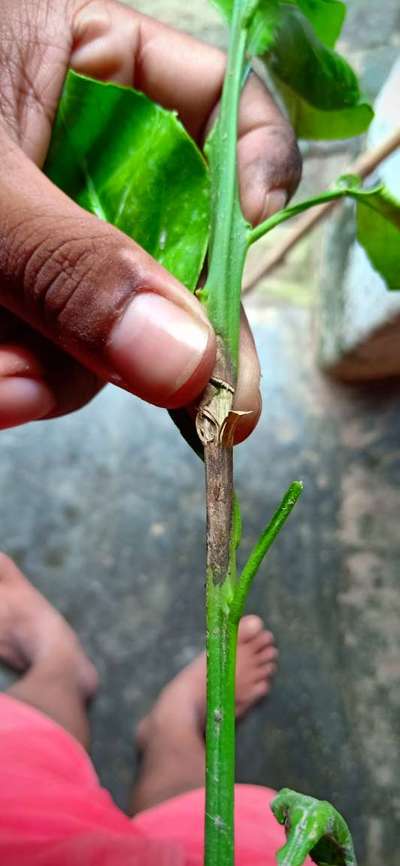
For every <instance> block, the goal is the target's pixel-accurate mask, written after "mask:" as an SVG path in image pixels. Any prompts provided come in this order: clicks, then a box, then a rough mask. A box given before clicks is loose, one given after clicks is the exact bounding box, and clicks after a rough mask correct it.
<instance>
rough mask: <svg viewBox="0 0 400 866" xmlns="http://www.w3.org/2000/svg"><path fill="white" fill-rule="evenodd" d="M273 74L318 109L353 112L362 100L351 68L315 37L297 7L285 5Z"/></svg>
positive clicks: (272, 56) (272, 57) (272, 61)
mask: <svg viewBox="0 0 400 866" xmlns="http://www.w3.org/2000/svg"><path fill="white" fill-rule="evenodd" d="M268 62H269V66H270V68H271V70H272V72H273V74H274V75H275V76H276V77H277V78H279V80H280V81H283V83H284V84H286V85H287V86H289V87H292V88H293V89H294V90H295V91H296V93H298V94H299V95H300V96H302V98H303V99H305V100H306V101H307V102H309V103H310V104H311V105H313V106H314V107H315V108H319V109H321V110H323V111H334V110H337V109H342V108H350V107H352V106H354V105H356V104H357V103H358V101H359V99H360V89H359V85H358V80H357V76H356V75H355V73H354V72H353V70H352V69H351V67H350V66H349V64H348V63H347V62H346V60H344V59H343V58H342V57H340V55H339V54H337V53H336V52H335V51H332V49H331V48H327V47H326V45H324V44H323V43H322V42H321V41H320V40H319V39H318V38H317V36H316V35H315V33H314V31H313V29H312V27H311V24H310V23H309V21H308V20H307V19H306V18H305V17H304V15H302V14H301V13H300V12H299V10H298V9H296V8H295V7H294V6H290V5H288V4H284V5H283V7H282V18H281V23H280V27H279V33H278V37H277V39H276V42H275V44H274V47H273V49H272V51H271V54H270V56H269V59H268Z"/></svg>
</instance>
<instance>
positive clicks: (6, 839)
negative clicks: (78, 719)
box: [0, 695, 284, 866]
mask: <svg viewBox="0 0 400 866" xmlns="http://www.w3.org/2000/svg"><path fill="white" fill-rule="evenodd" d="M273 794H274V792H273V791H270V790H268V789H266V788H259V787H255V786H251V785H238V786H237V788H236V828H237V829H236V850H237V855H236V866H276V859H275V852H276V851H277V850H278V848H280V847H281V846H282V845H283V843H284V833H283V830H282V828H281V827H280V826H279V825H278V824H277V823H276V821H275V819H274V818H273V816H272V814H271V812H270V810H269V803H270V801H271V798H272V796H273ZM203 815H204V791H203V790H198V791H193V792H191V793H189V794H185V795H183V796H180V797H176V798H174V799H172V800H168V801H167V802H165V803H162V804H161V805H159V806H157V807H155V808H153V809H148V810H147V811H145V812H142V813H141V814H140V815H137V816H136V817H135V818H134V819H133V820H131V819H129V818H127V817H126V815H124V814H123V812H121V811H120V810H119V809H118V808H117V807H116V806H115V805H114V803H113V802H112V800H111V797H110V795H109V794H108V793H107V792H106V791H105V790H104V789H103V788H101V787H100V784H99V781H98V779H97V776H96V773H95V771H94V769H93V766H92V764H91V763H90V760H89V758H88V756H87V754H86V752H85V751H84V750H83V748H82V747H81V746H80V745H79V743H78V742H77V741H76V740H74V739H73V737H71V736H70V735H69V734H68V733H67V732H66V731H64V730H63V728H61V727H59V725H57V724H55V722H53V721H51V719H49V718H47V717H46V716H44V715H43V714H42V713H40V712H38V711H37V710H35V709H33V708H31V707H28V706H27V705H26V704H23V703H21V702H20V701H16V700H13V699H12V698H10V697H8V696H7V695H0V863H1V864H4V866H202V863H203Z"/></svg>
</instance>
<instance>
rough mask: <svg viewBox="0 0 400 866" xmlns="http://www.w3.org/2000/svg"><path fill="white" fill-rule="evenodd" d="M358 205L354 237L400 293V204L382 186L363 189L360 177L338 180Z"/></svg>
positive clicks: (346, 177) (393, 287)
mask: <svg viewBox="0 0 400 866" xmlns="http://www.w3.org/2000/svg"><path fill="white" fill-rule="evenodd" d="M338 186H339V188H340V189H346V191H347V193H348V195H350V196H351V197H352V198H354V199H355V200H356V202H357V238H358V241H359V242H360V244H361V245H362V246H363V247H364V249H365V251H366V253H367V255H368V258H369V259H370V262H371V264H372V266H373V267H374V268H375V270H376V271H378V273H379V274H380V275H381V277H382V278H383V279H384V280H385V282H386V285H387V286H388V288H389V289H392V290H394V291H399V290H400V201H398V200H397V199H395V198H394V196H392V195H391V193H390V192H389V190H388V189H386V187H385V186H383V185H382V184H379V185H377V186H375V187H372V188H369V189H368V188H366V189H363V188H362V187H361V181H360V178H358V177H354V176H351V175H350V176H345V177H342V178H340V179H339V181H338Z"/></svg>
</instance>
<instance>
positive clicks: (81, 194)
mask: <svg viewBox="0 0 400 866" xmlns="http://www.w3.org/2000/svg"><path fill="white" fill-rule="evenodd" d="M44 170H45V172H46V174H47V175H48V176H49V178H50V179H51V180H52V181H53V182H54V183H55V184H57V186H59V187H60V188H61V189H62V190H64V192H66V193H67V195H69V196H70V197H71V198H73V199H74V200H75V201H76V202H78V204H80V205H81V206H82V207H84V208H86V210H89V211H91V212H92V213H94V214H96V215H97V216H98V217H100V219H104V220H106V221H107V222H109V223H112V225H115V226H117V228H119V229H121V231H123V232H125V234H127V235H129V237H131V238H134V240H135V241H137V243H139V244H140V245H141V246H143V247H144V249H145V250H147V252H148V253H150V254H151V255H152V256H154V258H156V259H157V260H158V261H159V262H160V263H161V264H162V265H164V267H166V268H167V269H168V270H169V271H170V272H171V273H172V274H173V275H174V276H175V277H177V279H179V280H181V281H182V283H184V284H185V285H186V286H187V287H188V288H189V289H191V290H193V289H194V288H195V287H196V285H197V280H198V277H199V274H200V271H201V268H202V265H203V262H204V257H205V254H206V249H207V244H208V236H209V210H210V193H209V179H208V170H207V166H206V163H205V160H204V158H203V156H202V154H201V153H200V151H199V150H198V148H197V147H196V145H195V144H194V142H193V141H192V140H191V138H190V137H189V135H188V134H187V133H186V131H185V130H184V128H183V126H182V124H181V123H180V121H179V120H178V119H177V117H176V116H175V114H174V113H173V112H170V111H166V110H165V109H163V108H161V107H160V106H159V105H156V104H155V103H154V102H152V101H151V100H150V99H148V98H147V97H146V96H144V94H142V93H138V92H137V91H135V90H132V89H130V88H127V87H121V86H119V85H116V84H108V83H107V84H105V83H102V82H99V81H94V80H93V79H90V78H86V77H85V76H83V75H78V74H77V73H75V72H73V71H71V70H70V71H69V72H68V75H67V79H66V82H65V85H64V90H63V93H62V97H61V100H60V103H59V107H58V113H57V117H56V122H55V126H54V130H53V136H52V140H51V144H50V150H49V153H48V157H47V161H46V165H45V169H44Z"/></svg>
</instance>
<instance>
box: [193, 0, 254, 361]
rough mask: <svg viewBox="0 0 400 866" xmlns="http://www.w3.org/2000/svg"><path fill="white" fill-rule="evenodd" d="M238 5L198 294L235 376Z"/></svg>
mask: <svg viewBox="0 0 400 866" xmlns="http://www.w3.org/2000/svg"><path fill="white" fill-rule="evenodd" d="M242 6H243V2H242V0H236V2H235V5H234V10H233V16H232V25H231V34H230V44H229V53H228V61H227V71H226V76H225V84H224V90H223V94H222V101H221V111H220V115H219V118H218V121H217V124H216V126H215V128H214V130H213V132H212V133H211V136H210V138H209V141H208V144H207V147H206V152H207V156H208V160H209V166H210V174H211V181H212V198H213V224H212V231H211V242H210V254H209V265H208V278H207V282H206V284H205V287H204V289H203V290H202V292H201V295H200V296H201V299H202V300H203V301H204V302H205V303H206V306H207V312H208V315H209V318H210V320H211V322H212V324H213V326H214V329H215V331H216V333H217V334H218V335H219V336H220V337H222V339H223V342H224V345H225V347H226V349H227V350H228V352H229V356H230V358H229V360H230V362H231V363H232V366H233V369H234V372H236V370H237V363H238V350H239V321H240V316H239V310H240V293H241V285H242V276H243V268H244V263H245V258H246V252H247V233H248V229H249V226H248V223H247V222H246V221H245V219H244V217H243V214H242V211H241V208H240V202H239V189H238V179H237V126H238V112H239V101H240V92H241V87H242V84H243V70H244V66H245V54H246V38H247V31H246V30H245V29H244V28H243V27H242V26H241V18H242Z"/></svg>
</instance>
